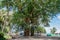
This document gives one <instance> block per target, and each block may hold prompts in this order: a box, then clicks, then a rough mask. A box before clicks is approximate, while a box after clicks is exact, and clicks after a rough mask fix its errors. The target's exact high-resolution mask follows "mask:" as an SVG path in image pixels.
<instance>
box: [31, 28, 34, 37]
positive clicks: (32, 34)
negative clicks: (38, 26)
mask: <svg viewBox="0 0 60 40" xmlns="http://www.w3.org/2000/svg"><path fill="white" fill-rule="evenodd" d="M31 36H34V27H31Z"/></svg>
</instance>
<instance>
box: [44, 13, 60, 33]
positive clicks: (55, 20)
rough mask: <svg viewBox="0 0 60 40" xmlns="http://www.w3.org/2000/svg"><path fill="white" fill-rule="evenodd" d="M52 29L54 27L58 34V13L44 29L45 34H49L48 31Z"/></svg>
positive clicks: (59, 23) (59, 18)
mask: <svg viewBox="0 0 60 40" xmlns="http://www.w3.org/2000/svg"><path fill="white" fill-rule="evenodd" d="M53 27H55V28H56V29H57V31H58V32H59V31H60V13H59V14H57V15H56V17H54V18H53V19H52V20H51V22H50V27H45V29H46V31H47V33H50V29H52V28H53Z"/></svg>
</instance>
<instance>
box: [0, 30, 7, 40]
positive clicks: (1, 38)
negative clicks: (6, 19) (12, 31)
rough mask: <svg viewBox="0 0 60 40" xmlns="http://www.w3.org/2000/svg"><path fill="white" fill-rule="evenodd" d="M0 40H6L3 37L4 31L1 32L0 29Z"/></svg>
mask: <svg viewBox="0 0 60 40" xmlns="http://www.w3.org/2000/svg"><path fill="white" fill-rule="evenodd" d="M0 40H6V39H5V38H4V33H3V32H1V31H0Z"/></svg>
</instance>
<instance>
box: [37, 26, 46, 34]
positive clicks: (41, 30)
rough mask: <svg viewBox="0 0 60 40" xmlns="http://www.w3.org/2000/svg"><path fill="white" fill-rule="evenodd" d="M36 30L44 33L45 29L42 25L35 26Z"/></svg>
mask: <svg viewBox="0 0 60 40" xmlns="http://www.w3.org/2000/svg"><path fill="white" fill-rule="evenodd" d="M36 30H37V32H41V33H46V30H45V28H44V27H37V29H36Z"/></svg>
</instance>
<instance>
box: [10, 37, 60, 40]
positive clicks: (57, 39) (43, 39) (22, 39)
mask: <svg viewBox="0 0 60 40" xmlns="http://www.w3.org/2000/svg"><path fill="white" fill-rule="evenodd" d="M11 40H60V37H20V38H15V39H11Z"/></svg>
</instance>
